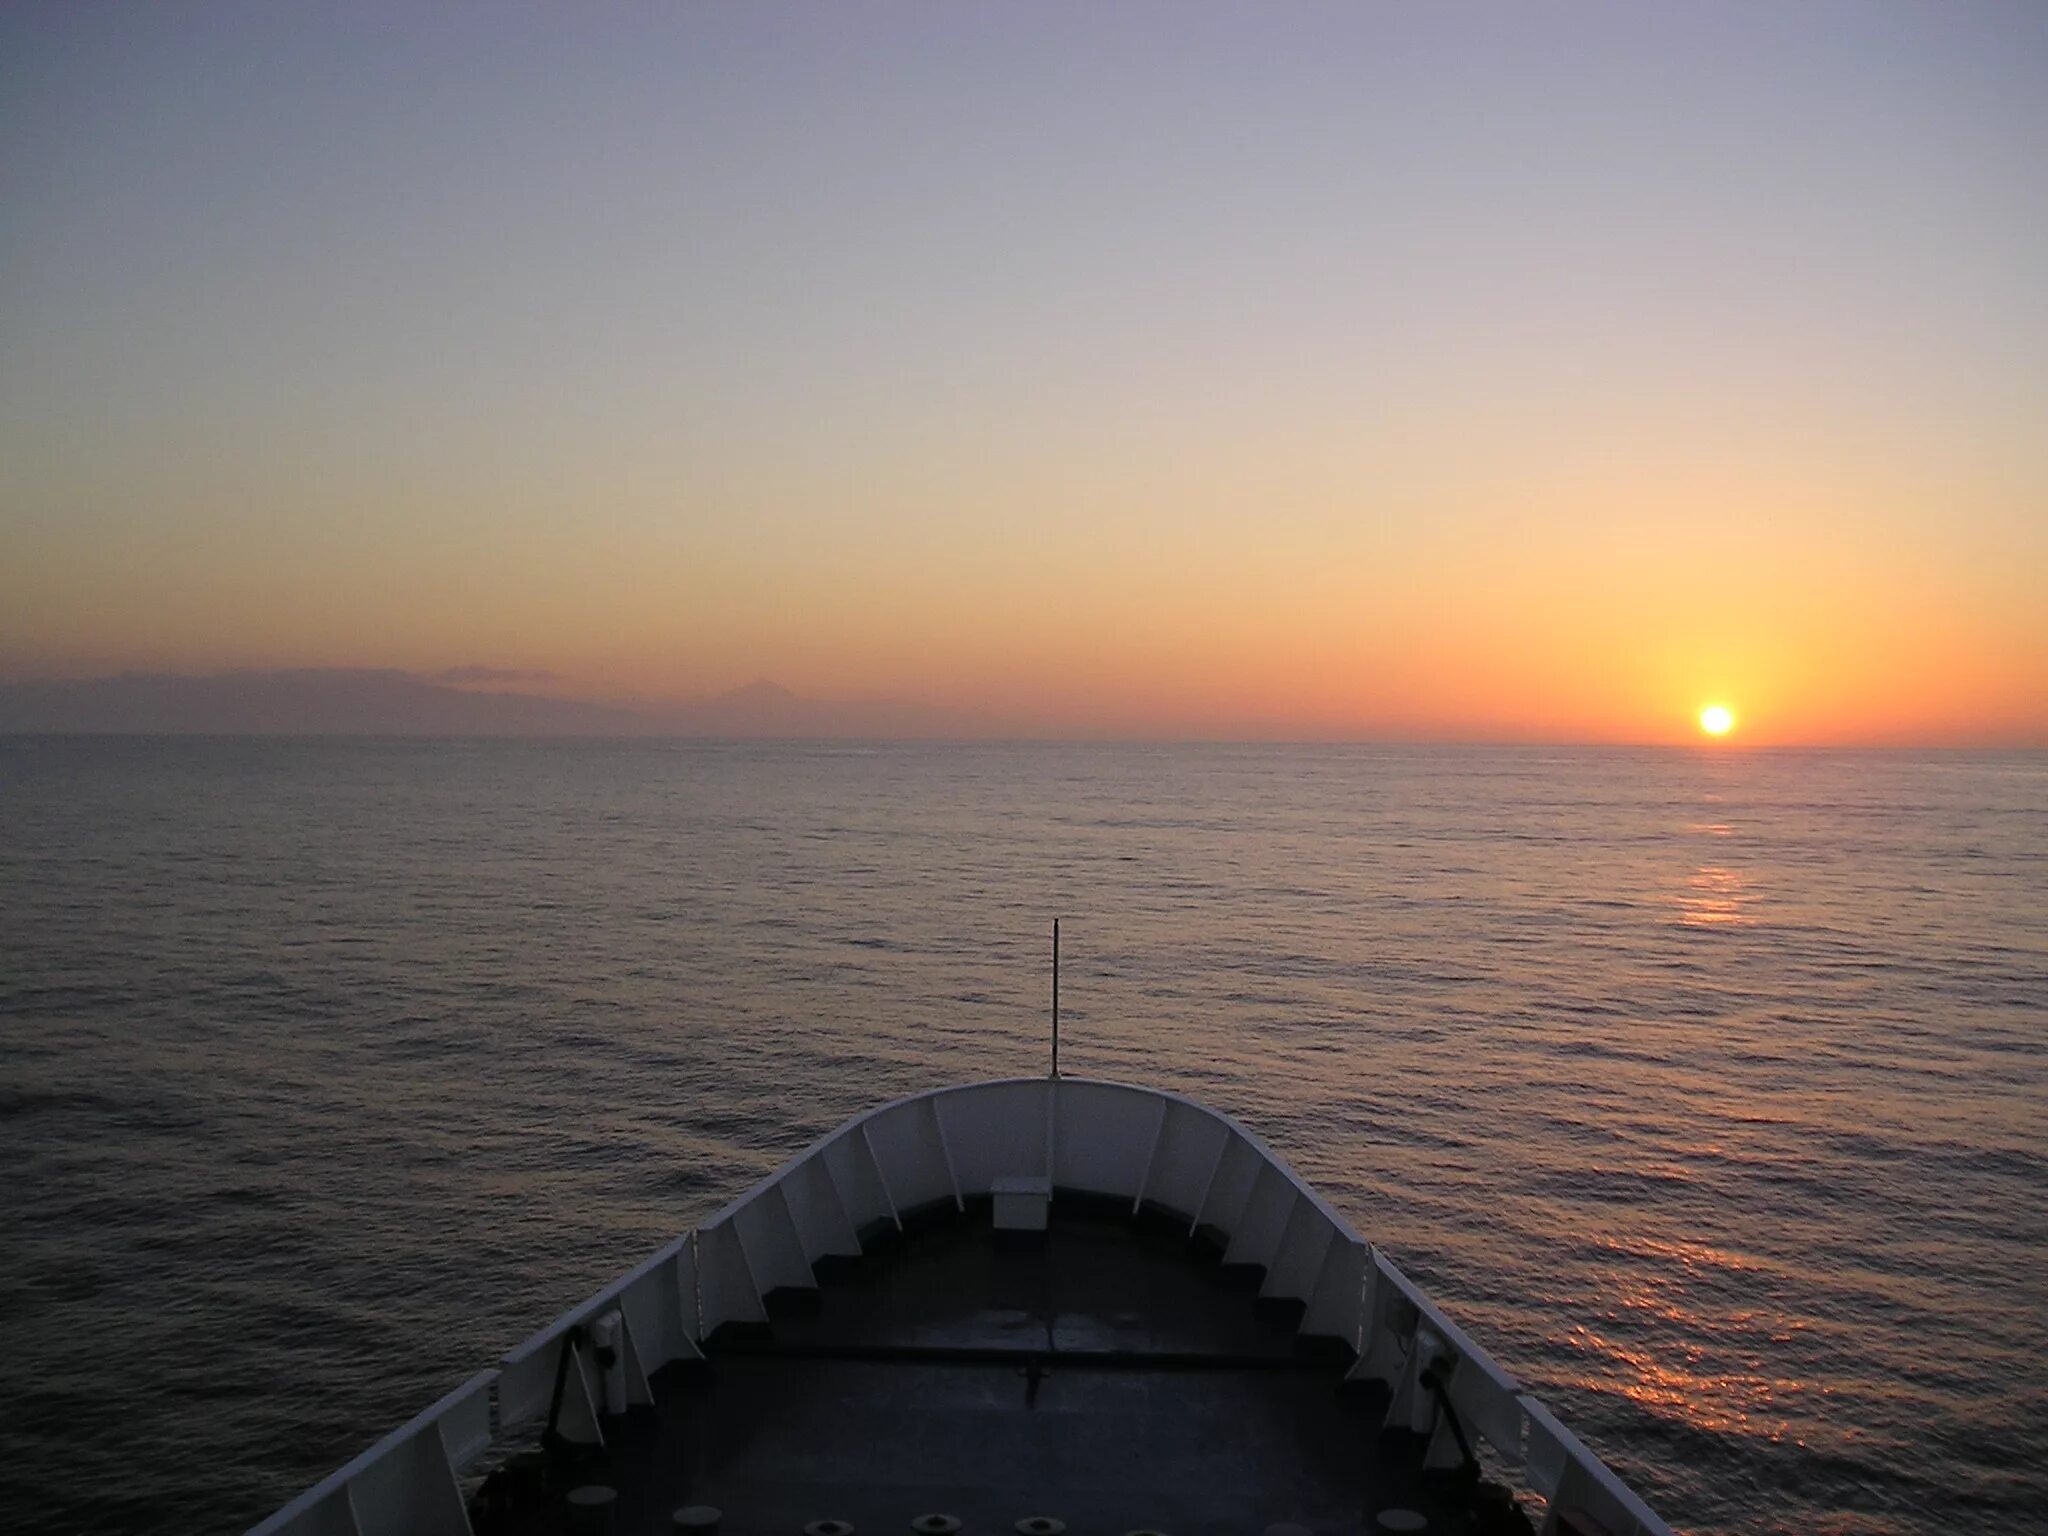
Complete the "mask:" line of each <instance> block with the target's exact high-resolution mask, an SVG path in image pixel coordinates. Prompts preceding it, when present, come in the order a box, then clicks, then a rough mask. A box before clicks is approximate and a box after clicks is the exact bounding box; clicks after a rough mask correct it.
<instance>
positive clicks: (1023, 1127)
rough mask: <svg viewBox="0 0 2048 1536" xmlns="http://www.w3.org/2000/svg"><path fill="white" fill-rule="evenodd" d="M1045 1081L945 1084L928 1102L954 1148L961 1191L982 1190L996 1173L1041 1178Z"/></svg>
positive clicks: (980, 1192) (986, 1189)
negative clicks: (967, 1085) (969, 1084)
mask: <svg viewBox="0 0 2048 1536" xmlns="http://www.w3.org/2000/svg"><path fill="white" fill-rule="evenodd" d="M1050 1091H1051V1089H1050V1086H1049V1085H1048V1084H1047V1083H1042V1082H1021V1083H985V1084H980V1085H977V1086H975V1087H972V1088H958V1089H947V1090H945V1091H942V1092H940V1093H937V1094H934V1095H933V1096H932V1107H933V1109H934V1110H935V1111H936V1113H937V1114H938V1117H939V1123H940V1125H941V1126H942V1127H943V1128H944V1130H945V1135H946V1145H947V1146H948V1147H949V1148H951V1149H952V1153H953V1172H954V1173H955V1175H957V1176H958V1178H959V1180H960V1192H961V1194H963V1195H969V1196H973V1195H985V1194H987V1193H988V1192H989V1187H990V1186H991V1185H992V1184H993V1183H994V1182H995V1181H996V1180H997V1179H1009V1178H1045V1177H1048V1173H1047V1169H1046V1145H1045V1114H1046V1098H1047V1095H1048V1094H1049V1093H1050Z"/></svg>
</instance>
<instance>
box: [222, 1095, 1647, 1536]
mask: <svg viewBox="0 0 2048 1536" xmlns="http://www.w3.org/2000/svg"><path fill="white" fill-rule="evenodd" d="M1049 1193H1050V1194H1051V1195H1052V1198H1051V1205H1050V1217H1049V1221H1048V1216H1047V1210H1048V1207H1047V1198H1048V1194H1049ZM1032 1228H1036V1229H1038V1232H1037V1235H1036V1236H1035V1237H1033V1238H1032V1239H1031V1242H1033V1243H1035V1244H1036V1245H1037V1246H1029V1245H1027V1244H1025V1243H1024V1242H1023V1239H1024V1238H1025V1236H1026V1231H1027V1229H1032ZM999 1239H1001V1240H1000V1241H999ZM536 1442H537V1443H538V1446H539V1448H538V1449H535V1446H536ZM1482 1456H1485V1457H1490V1458H1491V1462H1490V1463H1489V1464H1490V1465H1492V1466H1494V1467H1496V1468H1497V1469H1498V1470H1499V1471H1500V1472H1501V1473H1502V1474H1503V1475H1504V1476H1509V1477H1512V1478H1513V1479H1514V1480H1515V1484H1516V1486H1517V1487H1518V1488H1520V1489H1522V1490H1523V1495H1522V1496H1524V1497H1528V1498H1533V1499H1535V1500H1539V1501H1541V1508H1542V1522H1543V1531H1544V1533H1545V1536H1552V1533H1560V1532H1566V1531H1579V1530H1594V1531H1602V1532H1606V1533H1608V1536H1671V1533H1670V1527H1669V1526H1668V1525H1666V1524H1665V1523H1664V1522H1663V1521H1662V1520H1660V1519H1659V1518H1658V1517H1657V1516H1656V1515H1655V1514H1654V1513H1652V1512H1651V1511H1650V1510H1649V1509H1648V1508H1647V1507H1646V1506H1645V1505H1644V1504H1643V1502H1642V1500H1641V1499H1640V1498H1638V1497H1637V1496H1636V1495H1635V1494H1634V1493H1633V1492H1631V1491H1630V1490H1629V1489H1628V1488H1627V1487H1626V1486H1625V1485H1624V1484H1623V1483H1622V1482H1621V1481H1620V1479H1618V1478H1616V1477H1615V1476H1614V1474H1613V1473H1612V1472H1611V1471H1609V1470H1608V1469H1607V1468H1606V1467H1605V1466H1604V1465H1602V1464H1601V1462H1600V1459H1599V1458H1598V1457H1597V1456H1595V1455H1594V1454H1592V1452H1591V1451H1589V1450H1588V1449H1587V1448H1586V1447H1585V1446H1584V1445H1583V1444H1581V1443H1580V1442H1579V1440H1578V1439H1577V1437H1576V1436H1574V1435H1573V1434H1572V1433H1571V1431H1570V1430H1568V1429H1566V1428H1565V1427H1564V1425H1562V1424H1561V1423H1559V1422H1558V1420H1557V1418H1556V1416H1555V1415H1554V1414H1552V1413H1551V1412H1550V1411H1549V1410H1548V1409H1547V1408H1545V1407H1544V1406H1543V1405H1542V1404H1541V1403H1539V1402H1537V1401H1536V1400H1535V1399H1534V1398H1533V1397H1531V1396H1529V1395H1528V1394H1527V1393H1525V1392H1523V1391H1522V1389H1521V1388H1520V1386H1519V1385H1518V1384H1517V1383H1516V1382H1515V1380H1514V1378H1513V1377H1512V1376H1510V1375H1509V1374H1508V1373H1507V1372H1505V1371H1503V1370H1502V1369H1501V1368H1500V1367H1499V1366H1498V1365H1497V1364H1496V1363H1495V1362H1494V1361H1493V1360H1492V1359H1491V1358H1489V1357H1488V1355H1487V1354H1486V1352H1485V1350H1484V1349H1482V1348H1481V1347H1480V1346H1479V1345H1478V1343H1477V1342H1476V1341H1475V1340H1473V1339H1471V1338H1470V1337H1468V1336H1467V1335H1466V1334H1465V1332H1464V1331H1463V1330H1462V1329H1460V1328H1459V1327H1458V1326H1457V1325H1456V1324H1455V1323H1454V1322H1452V1321H1451V1319H1449V1318H1448V1317H1446V1316H1445V1315H1444V1314H1443V1312H1442V1311H1441V1309H1439V1308H1438V1307H1437V1306H1436V1305H1435V1304H1434V1303H1433V1302H1432V1301H1431V1300H1430V1299H1429V1298H1428V1297H1427V1296H1425V1295H1424V1294H1423V1293H1422V1291H1421V1290H1420V1289H1419V1288H1417V1287H1416V1285H1415V1284H1414V1283H1413V1282H1412V1281H1410V1280H1409V1279H1408V1277H1407V1276H1406V1275H1404V1274H1402V1272H1401V1271H1400V1269H1399V1267H1398V1266H1396V1265H1395V1264H1394V1263H1393V1262H1392V1261H1391V1260H1390V1259H1389V1258H1388V1257H1387V1255H1386V1254H1385V1253H1383V1252H1381V1251H1379V1250H1378V1249H1376V1248H1374V1247H1373V1246H1372V1245H1371V1244H1370V1243H1368V1242H1367V1241H1366V1240H1365V1239H1364V1238H1362V1237H1360V1236H1359V1234H1358V1233H1357V1232H1356V1231H1354V1230H1353V1229H1352V1228H1351V1226H1350V1224H1349V1223H1348V1222H1347V1221H1345V1219H1344V1218H1343V1217H1342V1216H1341V1215H1339V1214H1338V1213H1337V1212H1336V1211H1335V1210H1333V1209H1332V1208H1331V1207H1330V1205H1329V1204H1328V1202H1326V1201H1325V1200H1323V1198H1322V1197H1321V1196H1320V1195H1318V1194H1317V1193H1316V1192H1315V1191H1314V1190H1312V1189H1311V1188H1309V1186H1308V1185H1307V1184H1305V1183H1303V1182H1302V1180H1301V1179H1300V1178H1299V1176H1297V1175H1296V1174H1295V1173H1294V1172H1293V1170H1292V1169H1290V1168H1288V1167H1287V1165H1286V1164H1285V1163H1284V1162H1283V1161H1281V1160H1280V1159H1279V1158H1278V1157H1276V1156H1275V1155H1274V1153H1273V1151H1272V1149H1271V1148H1270V1147H1268V1146H1267V1145H1266V1144H1265V1143H1264V1142H1263V1141H1261V1140H1260V1139H1259V1138H1258V1137H1257V1136H1255V1135H1253V1134H1252V1133H1251V1132H1249V1131H1247V1130H1246V1129H1245V1128H1244V1127H1243V1126H1241V1125H1239V1124H1237V1122H1235V1121H1233V1120H1231V1119H1229V1118H1228V1117H1226V1116H1223V1115H1219V1114H1217V1113H1216V1112H1215V1111H1214V1110H1211V1109H1208V1108H1205V1107H1204V1106H1202V1105H1200V1104H1197V1103H1195V1102H1194V1101H1193V1100H1191V1099H1187V1098H1184V1097H1182V1096H1180V1095H1177V1094H1171V1093H1162V1092H1159V1091H1157V1090H1153V1089H1146V1088H1137V1087H1132V1086H1130V1085H1128V1084H1120V1083H1104V1082H1094V1081H1087V1080H1081V1079H1075V1078H1049V1079H1031V1078H1013V1079H1005V1080H999V1081H995V1082H987V1083H969V1084H961V1085H959V1086H956V1087H951V1088H941V1089H933V1090H930V1091H928V1092H926V1093H921V1094H914V1095H912V1096H910V1097H909V1098H905V1099H898V1100H895V1101H893V1102H891V1103H888V1104H884V1105H881V1106H880V1107H878V1108H876V1109H873V1110H870V1111H869V1112H867V1113H866V1114H864V1115H860V1116H857V1117H855V1118H854V1119H852V1120H849V1121H847V1122H846V1123H845V1124H844V1125H842V1126H840V1127H839V1128H838V1129H837V1130H836V1131H833V1132H832V1133H831V1134H829V1135H827V1136H825V1137H824V1138H822V1139H821V1140H819V1141H818V1142H816V1143H814V1144H813V1145H812V1146H810V1147H809V1148H807V1149H806V1150H805V1151H803V1152H801V1153H798V1154H797V1155H796V1156H795V1157H793V1158H791V1159H790V1160H789V1162H787V1163H786V1164H784V1165H783V1166H782V1167H781V1168H780V1169H778V1170H777V1171H776V1172H775V1173H773V1174H771V1175H770V1176H769V1177H768V1178H766V1179H764V1180H762V1181H761V1182H760V1183H759V1184H757V1185H755V1186H754V1188H752V1189H751V1190H749V1191H747V1192H746V1193H745V1194H743V1195H741V1196H740V1197H739V1198H737V1199H736V1200H734V1201H732V1202H731V1203H730V1204H729V1205H727V1206H725V1207H724V1208H723V1209H721V1210H720V1211H718V1212H717V1213H716V1214H714V1215H713V1216H711V1217H710V1218H708V1219H707V1220H705V1221H704V1222H702V1223H700V1224H699V1225H698V1226H697V1227H695V1228H693V1229H691V1230H690V1231H687V1232H685V1233H683V1234H681V1235H680V1236H678V1237H677V1238H676V1239H675V1240H674V1241H672V1242H670V1243H668V1244H667V1245H665V1246H664V1247H662V1248H661V1249H660V1250H658V1251H657V1252H655V1253H653V1254H651V1255H649V1256H648V1257H647V1258H645V1259H644V1260H642V1261H641V1262H640V1263H638V1264H637V1265H635V1266H634V1267H633V1268H631V1269H629V1270H628V1271H626V1273H624V1274H623V1275H621V1276H620V1277H619V1278H618V1279H616V1280H615V1281H613V1282H612V1283H611V1284H609V1285H607V1286H606V1287H604V1288H603V1289H602V1290H600V1291H598V1292H597V1293H596V1294H595V1295H593V1296H591V1297H589V1298H587V1299H586V1300H584V1301H583V1302H581V1303H579V1304H578V1305H576V1306H574V1307H572V1308H571V1309H569V1310H568V1311H567V1312H564V1313H563V1314H561V1315H560V1316H559V1317H557V1318H556V1319H555V1320H554V1321H553V1322H551V1323H548V1324H547V1325H546V1326H544V1327H543V1328H541V1329H540V1330H539V1331H538V1332H537V1333H535V1334H534V1335H533V1336H532V1337H530V1338H529V1339H527V1340H526V1341H525V1342H524V1343H522V1344H520V1345H518V1346H517V1347H516V1348H514V1349H513V1350H511V1351H510V1352H509V1353H507V1354H506V1355H505V1356H504V1357H503V1358H502V1359H501V1360H500V1361H499V1362H498V1364H497V1367H496V1368H495V1369H487V1370H484V1371H480V1372H478V1373H477V1374H476V1375H475V1376H473V1377H471V1378H470V1379H469V1380H468V1381H467V1382H464V1383H463V1384H462V1385H460V1386H459V1387H456V1388H455V1389H454V1390H453V1391H451V1392H449V1393H448V1394H447V1395H446V1396H445V1397H443V1398H442V1399H441V1400H440V1401H438V1402H436V1403H435V1404H433V1405H432V1406H431V1407H429V1408H428V1409H426V1410H425V1411H424V1412H423V1413H420V1414H419V1415H417V1416H416V1417H414V1418H413V1419H412V1420H410V1421H409V1422H407V1423H406V1424H404V1425H401V1426H400V1427H399V1428H397V1429H395V1430H393V1431H392V1432H391V1433H390V1434H388V1435H386V1436H384V1438H383V1439H381V1440H379V1441H378V1442H377V1443H376V1444H375V1445H373V1446H371V1447H370V1448H369V1449H368V1450H366V1451H364V1452H363V1453H362V1454H361V1455H360V1456H358V1457H356V1458H355V1459H354V1460H353V1461H351V1462H349V1463H348V1464H347V1465H345V1466H343V1467H341V1468H340V1469H339V1470H337V1471H336V1472H334V1473H333V1474H332V1475H330V1476H329V1477H327V1478H324V1479H322V1480H321V1481H320V1482H319V1483H317V1484H315V1485H314V1486H313V1487H312V1488H309V1489H307V1490H306V1492H305V1493H303V1494H301V1495H300V1496H299V1497H298V1498H296V1499H294V1500H293V1501H292V1502H291V1503H289V1504H287V1505H286V1506H285V1507H284V1508H283V1509H280V1510H279V1511H278V1512H277V1513H276V1514H274V1515H272V1516H271V1517H270V1518H269V1519H267V1520H265V1521H264V1522H262V1524H260V1525H259V1526H257V1527H256V1528H255V1530H254V1532H253V1533H252V1536H520V1533H525V1532H541V1531H561V1530H565V1529H578V1528H582V1529H590V1530H606V1531H612V1532H616V1533H618V1536H638V1533H641V1532H653V1531H667V1530H670V1529H672V1528H673V1525H674V1522H673V1520H672V1518H671V1517H672V1515H673V1513H674V1512H675V1511H676V1510H677V1509H679V1508H682V1507H686V1506H689V1505H710V1506H715V1507H716V1508H718V1509H719V1510H720V1511H722V1519H721V1528H722V1529H723V1530H725V1531H727V1532H737V1533H742V1536H745V1533H762V1536H766V1533H768V1532H795V1531H801V1530H803V1529H804V1528H805V1527H806V1526H814V1525H817V1524H818V1523H819V1522H844V1523H845V1524H846V1525H851V1526H852V1527H854V1528H856V1529H858V1530H860V1531H865V1532H870V1533H872V1532H876V1531H905V1530H909V1529H910V1522H911V1521H912V1520H913V1519H914V1518H915V1517H918V1516H921V1515H943V1516H948V1517H951V1518H954V1519H958V1520H959V1521H961V1522H962V1523H963V1525H964V1527H965V1529H966V1530H968V1531H1007V1530H1011V1529H1014V1528H1018V1522H1019V1521H1020V1520H1028V1519H1031V1518H1033V1517H1043V1518H1045V1519H1049V1520H1052V1521H1058V1522H1064V1524H1065V1527H1066V1528H1067V1529H1070V1530H1072V1531H1073V1532H1074V1533H1075V1536H1082V1533H1084V1532H1095V1531H1099V1532H1103V1533H1108V1536H1115V1533H1119V1532H1144V1531H1152V1532H1158V1531H1167V1532H1179V1533H1181V1536H1187V1533H1190V1532H1224V1531H1230V1532H1245V1531H1249V1532H1254V1533H1257V1532H1264V1531H1266V1530H1267V1529H1268V1528H1269V1527H1280V1528H1285V1527H1290V1526H1291V1527H1294V1528H1296V1529H1297V1530H1299V1529H1306V1530H1310V1531H1316V1532H1324V1533H1331V1536H1342V1533H1348V1532H1353V1531H1368V1530H1375V1529H1430V1530H1437V1531H1452V1532H1456V1531H1474V1532H1477V1531H1515V1530H1526V1529H1527V1528H1528V1527H1527V1522H1526V1521H1525V1520H1524V1519H1523V1517H1522V1516H1521V1514H1520V1512H1519V1508H1518V1506H1516V1505H1515V1504H1513V1503H1511V1502H1509V1501H1508V1498H1507V1495H1506V1491H1505V1489H1504V1488H1501V1487H1498V1486H1495V1485H1491V1484H1487V1483H1484V1482H1481V1481H1480V1480H1479V1475H1478V1469H1479V1467H1480V1465H1481V1462H1480V1461H1479V1459H1478V1458H1480V1457H1482ZM1425 1467H1426V1468H1427V1469H1428V1470H1426V1471H1425V1470H1424V1468H1425ZM486 1468H495V1469H496V1470H494V1471H491V1472H490V1475H489V1476H488V1477H486V1478H484V1479H483V1480H482V1482H481V1485H480V1486H479V1485H478V1483H477V1482H476V1479H477V1478H478V1476H479V1474H481V1473H483V1472H484V1471H485V1469H486ZM578 1489H584V1490H597V1489H604V1490H610V1494H609V1495H608V1497H609V1498H610V1499H611V1502H610V1504H609V1506H608V1509H607V1511H606V1514H605V1518H603V1519H602V1520H597V1519H591V1518H588V1515H587V1512H586V1516H585V1517H583V1518H584V1523H583V1524H582V1526H581V1527H579V1526H578V1525H577V1524H576V1523H575V1521H574V1520H573V1519H572V1518H571V1516H572V1508H571V1505H570V1503H569V1496H570V1495H571V1493H572V1492H574V1491H575V1490H578ZM1418 1514H1419V1515H1421V1516H1422V1517H1424V1518H1425V1519H1426V1521H1427V1524H1426V1525H1424V1526H1417V1525H1415V1524H1413V1523H1412V1522H1413V1519H1414V1517H1415V1516H1416V1515H1418ZM1390 1516H1397V1517H1398V1518H1394V1519H1393V1520H1392V1521H1391V1523H1390V1519H1389V1517H1390ZM927 1528H928V1529H950V1528H952V1527H948V1526H945V1525H944V1524H940V1525H938V1526H935V1527H927ZM821 1529H831V1530H837V1531H839V1532H840V1536H845V1530H844V1526H840V1525H834V1526H831V1527H823V1528H821ZM1022 1529H1023V1530H1024V1531H1025V1532H1026V1533H1027V1536H1028V1533H1029V1532H1030V1531H1032V1530H1034V1529H1036V1530H1038V1531H1040V1532H1042V1533H1044V1536H1051V1533H1052V1531H1053V1529H1054V1528H1053V1527H1051V1526H1045V1525H1041V1526H1038V1527H1031V1526H1026V1527H1023V1528H1022Z"/></svg>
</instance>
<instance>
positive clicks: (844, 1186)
mask: <svg viewBox="0 0 2048 1536" xmlns="http://www.w3.org/2000/svg"><path fill="white" fill-rule="evenodd" d="M819 1156H820V1158H821V1160H822V1161H823V1162H824V1164H825V1172H826V1173H827V1174H828V1175H829V1176H830V1177H831V1180H832V1188H833V1190H834V1192H836V1193H837V1194H838V1196H839V1204H840V1206H841V1207H842V1208H843V1209H844V1210H845V1212H846V1217H847V1220H849V1221H851V1222H852V1223H853V1228H854V1231H855V1232H859V1231H861V1230H862V1229H863V1228H866V1227H870V1226H873V1225H874V1224H875V1223H877V1222H883V1221H886V1222H889V1223H891V1224H894V1222H895V1220H896V1207H895V1205H894V1204H893V1203H891V1201H890V1199H889V1191H888V1190H887V1188H885V1187H884V1185H883V1183H882V1176H881V1174H880V1172H879V1171H877V1169H876V1167H875V1157H874V1154H873V1153H872V1152H870V1151H869V1150H868V1142H867V1137H866V1136H865V1135H863V1134H862V1131H861V1128H860V1127H859V1126H855V1127H853V1128H852V1129H850V1130H846V1131H842V1132H840V1134H839V1135H837V1136H834V1137H833V1138H832V1139H831V1140H830V1141H828V1142H826V1143H825V1145H824V1146H823V1147H822V1148H820V1149H819Z"/></svg>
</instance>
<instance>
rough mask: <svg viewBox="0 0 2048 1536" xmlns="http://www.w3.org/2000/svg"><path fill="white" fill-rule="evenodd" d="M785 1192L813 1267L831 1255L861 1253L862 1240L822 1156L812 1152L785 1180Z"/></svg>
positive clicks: (790, 1210) (783, 1188) (845, 1255)
mask: <svg viewBox="0 0 2048 1536" xmlns="http://www.w3.org/2000/svg"><path fill="white" fill-rule="evenodd" d="M782 1193H783V1195H784V1197H785V1198H786V1199H787V1200H788V1201H789V1215H790V1219H791V1220H792V1221H794V1222H795V1223H796V1235H797V1239H798V1241H800V1242H801V1243H802V1244H803V1249H804V1258H805V1259H806V1260H807V1261H808V1262H809V1263H812V1264H816V1263H817V1262H818V1260H820V1259H822V1258H826V1257H829V1256H831V1255H835V1254H836V1255H839V1256H841V1257H846V1258H853V1257H857V1256H858V1255H859V1253H860V1238H859V1236H858V1235H857V1234H856V1233H855V1231H854V1225H853V1222H852V1221H851V1220H850V1219H848V1217H847V1214H846V1208H845V1207H844V1206H842V1205H841V1204H840V1203H839V1192H838V1190H836V1189H835V1188H833V1185H832V1175H831V1172H830V1170H828V1169H827V1168H826V1166H825V1159H824V1157H823V1156H822V1155H820V1154H818V1153H816V1152H813V1153H812V1154H811V1155H810V1156H808V1157H806V1158H805V1159H804V1160H803V1161H802V1162H800V1163H798V1164H797V1165H796V1166H795V1167H794V1168H792V1169H790V1170H789V1173H788V1176H787V1177H785V1178H784V1179H783V1181H782Z"/></svg>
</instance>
